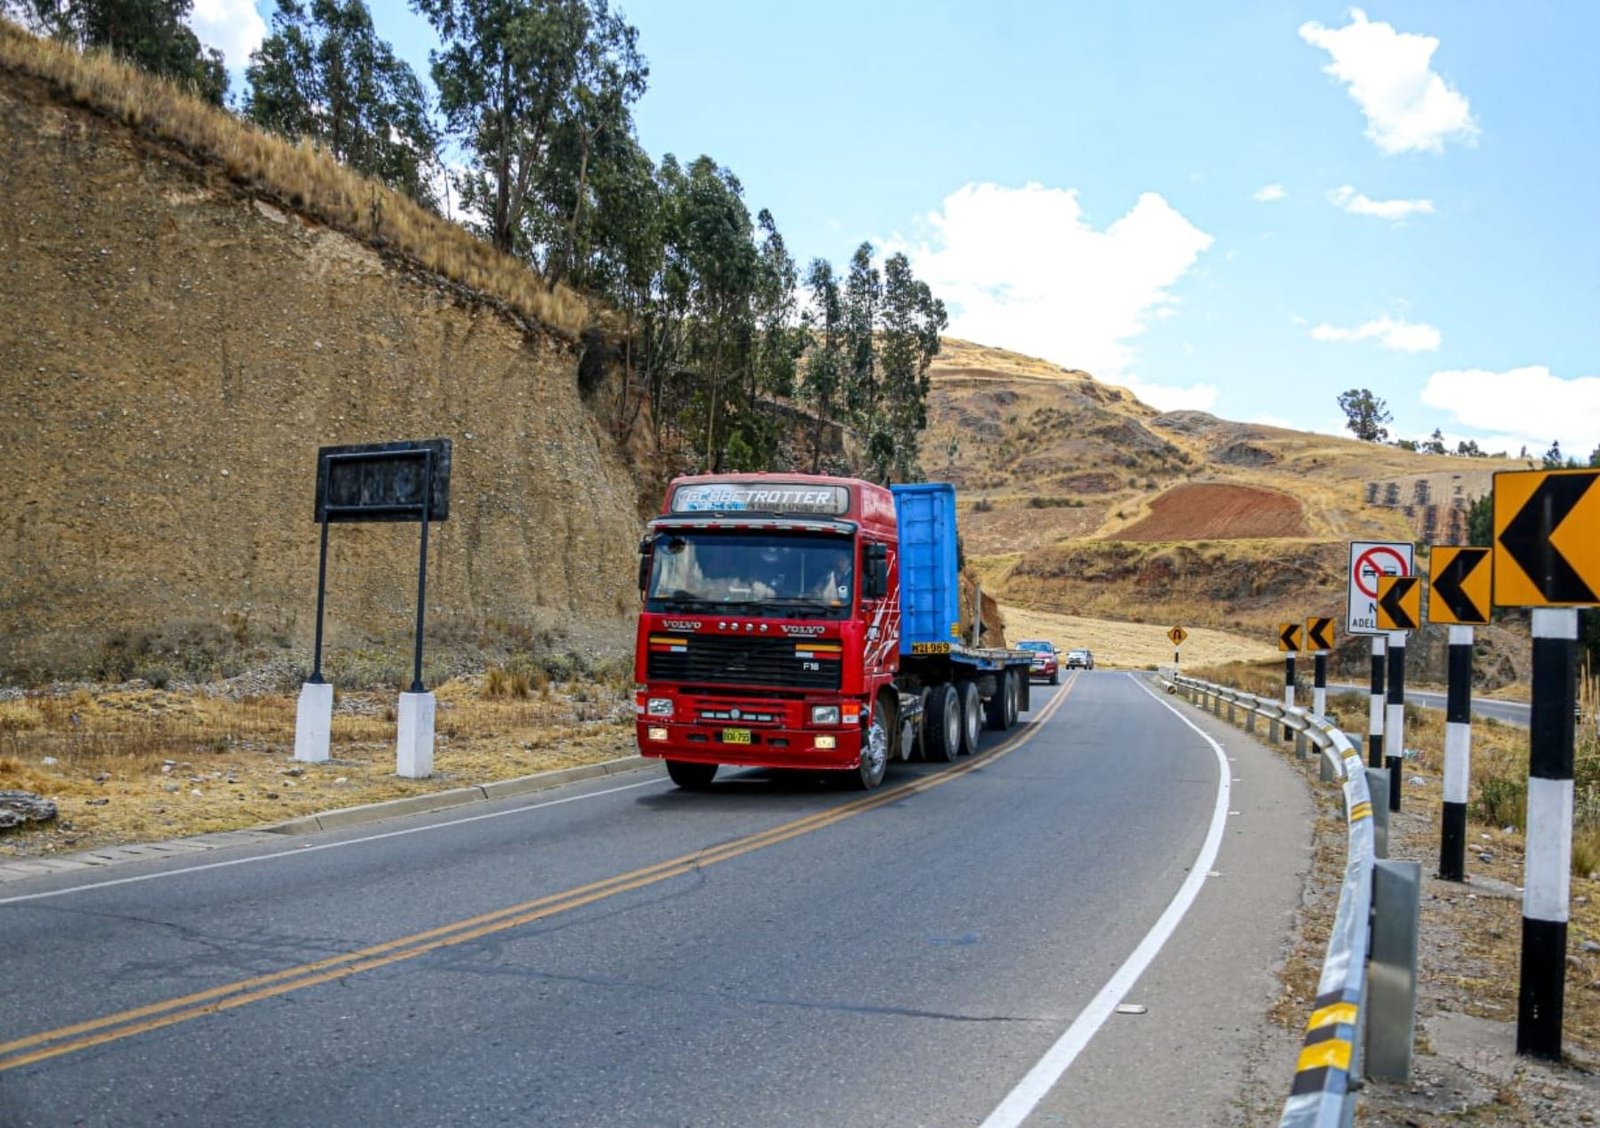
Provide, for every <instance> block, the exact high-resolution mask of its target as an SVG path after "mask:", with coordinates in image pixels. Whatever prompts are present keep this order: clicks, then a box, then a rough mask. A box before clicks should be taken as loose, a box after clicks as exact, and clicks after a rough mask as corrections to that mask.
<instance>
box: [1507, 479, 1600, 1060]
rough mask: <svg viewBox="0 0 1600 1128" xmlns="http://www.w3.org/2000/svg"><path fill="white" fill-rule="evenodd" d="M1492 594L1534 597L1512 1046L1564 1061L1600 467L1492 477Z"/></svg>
mask: <svg viewBox="0 0 1600 1128" xmlns="http://www.w3.org/2000/svg"><path fill="white" fill-rule="evenodd" d="M1493 571H1494V575H1493V588H1494V602H1495V604H1496V605H1497V606H1502V607H1531V608H1533V703H1532V711H1531V714H1530V716H1529V727H1528V744H1529V751H1528V825H1527V853H1526V856H1525V861H1524V863H1523V866H1524V869H1523V885H1522V888H1523V894H1522V970H1521V980H1520V986H1519V990H1518V996H1517V1053H1519V1054H1526V1055H1528V1056H1530V1057H1538V1058H1546V1059H1548V1060H1550V1061H1560V1060H1561V1020H1562V1011H1563V1008H1564V1005H1565V988H1566V970H1567V921H1568V917H1569V913H1570V911H1571V908H1570V900H1569V899H1570V896H1571V885H1572V876H1571V869H1572V801H1573V784H1572V767H1573V763H1572V761H1573V743H1574V740H1575V737H1576V735H1577V731H1576V730H1577V726H1576V723H1575V718H1574V716H1573V704H1574V702H1575V701H1576V699H1577V676H1578V674H1577V653H1578V608H1579V607H1590V606H1595V605H1600V470H1542V471H1541V470H1535V471H1508V472H1501V473H1499V474H1496V475H1495V476H1494V561H1493Z"/></svg>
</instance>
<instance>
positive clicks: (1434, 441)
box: [1417, 427, 1446, 454]
mask: <svg viewBox="0 0 1600 1128" xmlns="http://www.w3.org/2000/svg"><path fill="white" fill-rule="evenodd" d="M1417 449H1418V450H1420V451H1422V452H1423V453H1424V454H1445V453H1446V451H1445V448H1444V434H1443V432H1441V431H1440V430H1439V428H1437V427H1435V428H1434V429H1433V434H1432V435H1431V436H1430V437H1429V438H1428V439H1427V440H1425V441H1424V442H1422V443H1421V444H1420V445H1419V446H1418V447H1417Z"/></svg>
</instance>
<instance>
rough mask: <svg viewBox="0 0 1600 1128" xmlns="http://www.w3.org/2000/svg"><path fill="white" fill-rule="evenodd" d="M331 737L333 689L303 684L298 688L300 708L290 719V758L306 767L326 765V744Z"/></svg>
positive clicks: (314, 684)
mask: <svg viewBox="0 0 1600 1128" xmlns="http://www.w3.org/2000/svg"><path fill="white" fill-rule="evenodd" d="M332 733H333V686H332V685H330V684H328V683H327V682H305V683H304V684H302V685H301V686H300V706H299V708H298V709H297V710H296V711H295V719H294V758H295V759H296V760H302V761H304V762H305V763H308V764H325V763H327V762H328V741H329V740H330V739H331V737H332Z"/></svg>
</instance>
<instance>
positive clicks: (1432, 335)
mask: <svg viewBox="0 0 1600 1128" xmlns="http://www.w3.org/2000/svg"><path fill="white" fill-rule="evenodd" d="M1311 339H1312V340H1313V341H1370V340H1376V341H1377V342H1378V343H1379V344H1381V345H1382V346H1383V347H1384V348H1386V349H1393V350H1394V351H1395V352H1408V353H1415V352H1434V351H1436V350H1437V349H1438V348H1439V341H1440V336H1439V330H1437V329H1435V328H1434V327H1433V326H1432V325H1427V324H1424V323H1422V322H1412V321H1402V320H1396V319H1395V318H1393V317H1390V316H1388V315H1387V314H1385V315H1384V316H1382V317H1378V318H1374V319H1373V320H1371V321H1368V322H1367V323H1365V324H1364V325H1357V326H1356V327H1355V328H1354V329H1341V328H1339V327H1338V326H1335V325H1329V324H1328V323H1327V322H1323V323H1322V324H1321V325H1318V326H1315V327H1314V328H1313V329H1312V330H1311Z"/></svg>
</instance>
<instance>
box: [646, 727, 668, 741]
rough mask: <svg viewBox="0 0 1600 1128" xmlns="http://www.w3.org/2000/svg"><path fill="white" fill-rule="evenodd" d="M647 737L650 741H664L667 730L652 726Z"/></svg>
mask: <svg viewBox="0 0 1600 1128" xmlns="http://www.w3.org/2000/svg"><path fill="white" fill-rule="evenodd" d="M649 736H650V739H651V740H665V739H667V730H666V728H665V727H657V726H652V727H651V729H650V733H649Z"/></svg>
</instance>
